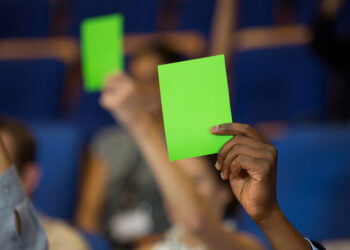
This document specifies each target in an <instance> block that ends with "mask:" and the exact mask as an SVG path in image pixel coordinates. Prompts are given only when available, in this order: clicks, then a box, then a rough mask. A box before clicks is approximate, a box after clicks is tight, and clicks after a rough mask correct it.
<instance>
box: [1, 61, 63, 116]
mask: <svg viewBox="0 0 350 250" xmlns="http://www.w3.org/2000/svg"><path fill="white" fill-rule="evenodd" d="M64 71H65V67H64V65H63V63H62V62H59V61H56V60H23V61H0V87H1V91H0V113H3V114H7V115H11V116H16V117H20V118H24V119H30V118H31V119H34V118H38V119H44V118H53V117H55V116H57V115H58V113H59V106H60V100H61V96H62V89H63V81H64Z"/></svg>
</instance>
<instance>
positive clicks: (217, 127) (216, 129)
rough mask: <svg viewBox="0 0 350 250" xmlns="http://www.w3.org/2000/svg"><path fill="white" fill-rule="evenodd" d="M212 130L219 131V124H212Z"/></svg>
mask: <svg viewBox="0 0 350 250" xmlns="http://www.w3.org/2000/svg"><path fill="white" fill-rule="evenodd" d="M211 129H212V131H219V126H213V127H211Z"/></svg>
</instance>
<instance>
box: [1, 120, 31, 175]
mask: <svg viewBox="0 0 350 250" xmlns="http://www.w3.org/2000/svg"><path fill="white" fill-rule="evenodd" d="M0 132H5V133H7V134H8V135H9V136H10V138H11V142H12V143H13V147H14V148H13V150H14V152H12V156H13V159H12V160H13V161H14V163H15V165H16V168H17V171H18V173H19V174H22V173H23V171H24V168H25V165H26V164H27V163H30V162H34V161H35V156H36V143H35V139H34V137H33V136H32V134H31V133H30V131H29V130H28V128H27V127H26V126H25V125H24V124H23V123H22V122H21V121H19V120H17V119H14V118H7V117H0Z"/></svg>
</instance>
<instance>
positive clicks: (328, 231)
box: [239, 124, 350, 243]
mask: <svg viewBox="0 0 350 250" xmlns="http://www.w3.org/2000/svg"><path fill="white" fill-rule="evenodd" d="M349 142H350V127H349V125H341V124H323V125H320V124H319V125H316V126H315V125H310V124H309V125H305V124H304V125H299V126H294V127H292V128H290V129H289V130H288V131H287V133H286V134H285V135H284V136H283V138H281V139H278V140H276V141H275V142H274V145H275V146H276V147H277V149H278V151H279V155H278V171H277V172H278V177H277V196H278V200H279V204H280V207H281V209H282V210H283V211H284V212H285V214H286V216H287V218H288V219H289V220H290V221H291V223H292V224H293V225H294V226H295V227H296V228H297V229H298V230H299V231H300V232H301V233H302V234H303V235H305V236H307V237H310V238H311V239H314V240H317V241H324V240H331V239H344V238H350V230H349V224H350V217H349V216H347V211H349V209H350V199H349V196H350V182H349V181H348V180H349V178H350V143H349ZM239 226H240V228H241V229H242V230H245V231H247V232H250V233H253V234H255V235H258V236H259V238H260V239H261V240H262V241H264V242H265V243H267V240H266V238H265V237H264V235H263V233H262V232H261V231H260V230H259V228H258V227H257V225H256V224H255V223H254V222H253V221H252V220H251V219H250V218H249V216H248V215H247V214H245V213H244V212H242V213H241V216H240V221H239Z"/></svg>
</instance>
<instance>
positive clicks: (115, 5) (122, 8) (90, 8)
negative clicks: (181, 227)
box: [70, 0, 157, 36]
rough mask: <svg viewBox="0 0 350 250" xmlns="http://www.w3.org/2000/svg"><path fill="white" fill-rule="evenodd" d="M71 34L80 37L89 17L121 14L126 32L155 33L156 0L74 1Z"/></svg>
mask: <svg viewBox="0 0 350 250" xmlns="http://www.w3.org/2000/svg"><path fill="white" fill-rule="evenodd" d="M71 6H72V22H71V27H70V33H71V34H73V35H75V36H79V29H80V23H81V21H82V20H84V19H85V18H88V17H93V16H99V15H105V14H113V13H121V14H123V15H124V18H125V32H126V33H129V32H153V31H155V29H156V25H157V4H156V0H142V1H139V0H120V1H115V0H72V4H71Z"/></svg>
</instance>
